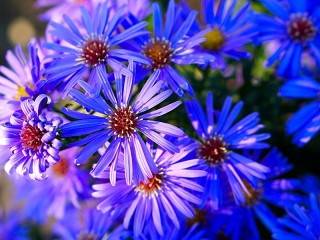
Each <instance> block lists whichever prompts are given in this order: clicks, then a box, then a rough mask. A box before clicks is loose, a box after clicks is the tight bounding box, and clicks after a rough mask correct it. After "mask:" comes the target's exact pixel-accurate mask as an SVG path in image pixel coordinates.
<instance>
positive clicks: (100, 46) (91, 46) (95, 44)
mask: <svg viewBox="0 0 320 240" xmlns="http://www.w3.org/2000/svg"><path fill="white" fill-rule="evenodd" d="M108 53H109V47H108V45H107V43H106V42H103V41H101V40H100V39H89V40H87V42H86V43H85V44H84V45H83V47H82V54H81V57H80V59H81V60H83V61H84V62H85V63H86V64H87V65H89V66H93V67H95V66H96V65H98V64H99V63H101V62H104V61H105V60H106V58H107V57H108V56H109V55H108Z"/></svg>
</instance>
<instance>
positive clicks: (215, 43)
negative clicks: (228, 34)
mask: <svg viewBox="0 0 320 240" xmlns="http://www.w3.org/2000/svg"><path fill="white" fill-rule="evenodd" d="M204 37H205V38H206V39H207V40H206V41H205V42H203V43H202V46H203V47H204V48H206V49H210V50H213V51H218V50H219V49H220V48H221V47H222V46H223V45H224V42H225V37H224V35H223V33H222V32H221V30H220V29H219V28H218V27H217V26H215V27H214V28H213V30H212V31H210V32H208V33H207V34H206V35H204Z"/></svg>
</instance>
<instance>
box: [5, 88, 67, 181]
mask: <svg viewBox="0 0 320 240" xmlns="http://www.w3.org/2000/svg"><path fill="white" fill-rule="evenodd" d="M50 101H51V100H50V98H49V97H48V96H46V95H44V94H41V95H39V96H38V97H37V98H36V99H35V100H34V101H33V100H31V99H27V100H24V101H22V102H21V109H20V110H17V111H15V112H14V113H13V114H12V116H11V117H10V121H9V122H6V123H4V124H2V125H1V126H0V145H3V146H7V147H8V148H10V151H11V153H12V155H11V156H10V158H9V160H8V161H7V162H6V164H5V170H6V172H7V173H8V174H11V173H12V172H13V170H14V169H15V170H16V172H17V173H18V174H21V175H24V174H29V176H30V178H32V179H37V180H42V179H44V178H46V176H44V175H43V173H44V172H45V171H46V169H47V168H48V167H49V166H50V165H53V164H56V163H57V162H58V161H59V160H60V157H59V148H60V147H61V145H62V143H61V142H60V140H58V139H57V135H58V133H57V131H58V128H59V125H60V124H61V122H62V120H61V119H60V118H58V117H54V118H52V119H51V120H48V119H47V117H46V114H45V112H44V109H45V107H46V106H47V105H48V104H49V103H50Z"/></svg>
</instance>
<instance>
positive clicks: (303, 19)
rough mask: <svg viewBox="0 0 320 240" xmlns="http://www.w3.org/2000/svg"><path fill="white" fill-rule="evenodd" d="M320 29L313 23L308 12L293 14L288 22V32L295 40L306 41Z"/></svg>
mask: <svg viewBox="0 0 320 240" xmlns="http://www.w3.org/2000/svg"><path fill="white" fill-rule="evenodd" d="M317 31H318V29H317V28H316V27H315V26H314V25H313V21H312V19H311V18H310V17H308V15H307V13H304V14H301V13H297V14H291V15H290V20H289V21H288V24H287V32H288V34H289V36H290V38H292V39H293V40H294V41H297V42H305V41H308V40H311V39H312V38H313V37H314V36H315V35H316V33H317Z"/></svg>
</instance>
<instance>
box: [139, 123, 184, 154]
mask: <svg viewBox="0 0 320 240" xmlns="http://www.w3.org/2000/svg"><path fill="white" fill-rule="evenodd" d="M140 131H141V132H142V133H143V134H145V135H146V136H147V137H148V138H150V139H151V140H152V141H153V142H155V143H156V144H158V145H159V146H161V147H163V148H164V149H166V150H168V151H169V152H171V153H175V152H179V148H177V147H176V146H174V145H173V144H172V143H171V142H170V141H168V140H166V139H165V138H164V137H162V136H161V135H159V134H158V133H156V132H154V131H151V130H149V129H145V128H141V129H140Z"/></svg>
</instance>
